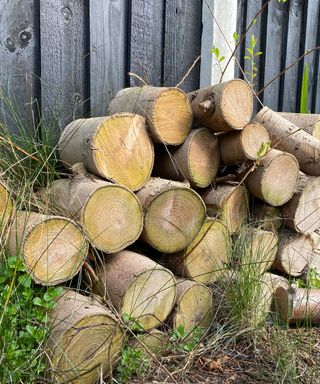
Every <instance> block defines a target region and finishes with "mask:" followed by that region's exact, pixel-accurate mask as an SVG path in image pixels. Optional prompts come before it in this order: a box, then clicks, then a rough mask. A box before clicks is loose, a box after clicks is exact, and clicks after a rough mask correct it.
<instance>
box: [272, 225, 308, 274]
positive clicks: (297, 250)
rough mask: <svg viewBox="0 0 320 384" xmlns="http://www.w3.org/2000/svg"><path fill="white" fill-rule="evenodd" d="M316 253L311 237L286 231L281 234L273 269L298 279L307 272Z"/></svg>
mask: <svg viewBox="0 0 320 384" xmlns="http://www.w3.org/2000/svg"><path fill="white" fill-rule="evenodd" d="M313 253H314V243H313V241H312V240H311V238H310V237H308V236H304V235H300V234H296V233H295V232H294V231H292V230H290V229H284V230H282V231H281V232H280V234H279V245H278V252H277V256H276V259H275V261H274V263H273V266H272V267H273V269H276V270H277V271H279V272H282V273H285V274H286V275H288V276H293V277H298V276H301V275H302V274H303V273H304V272H306V270H307V268H308V264H309V262H310V261H311V259H312V257H313Z"/></svg>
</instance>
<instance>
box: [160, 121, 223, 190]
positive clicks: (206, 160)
mask: <svg viewBox="0 0 320 384" xmlns="http://www.w3.org/2000/svg"><path fill="white" fill-rule="evenodd" d="M219 164H220V150H219V144H218V139H217V137H216V136H214V135H213V134H212V132H211V131H210V130H208V129H207V128H199V129H193V130H192V131H191V132H190V133H189V135H188V137H187V139H186V141H185V142H184V143H183V144H182V145H181V146H180V147H179V148H178V149H174V150H171V151H170V152H168V149H164V148H161V149H160V150H159V151H158V152H156V161H155V167H154V175H155V176H160V177H163V178H166V179H172V180H179V181H183V180H188V181H189V182H190V184H191V185H192V186H193V187H200V188H205V187H207V186H208V185H210V184H211V183H212V181H213V180H214V178H215V177H216V174H217V172H218V168H219Z"/></svg>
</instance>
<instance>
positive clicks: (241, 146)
mask: <svg viewBox="0 0 320 384" xmlns="http://www.w3.org/2000/svg"><path fill="white" fill-rule="evenodd" d="M269 142H270V136H269V133H268V131H267V130H266V129H265V128H264V126H262V125H261V124H259V123H251V124H248V125H246V126H245V127H244V128H243V130H241V131H233V132H228V133H226V134H225V135H220V136H219V143H220V152H221V161H222V162H223V163H224V164H227V165H232V164H236V163H238V162H242V161H246V160H257V159H258V152H259V150H260V149H261V146H262V145H263V144H264V143H269Z"/></svg>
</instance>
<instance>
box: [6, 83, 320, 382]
mask: <svg viewBox="0 0 320 384" xmlns="http://www.w3.org/2000/svg"><path fill="white" fill-rule="evenodd" d="M252 105H253V102H252V92H251V89H250V87H249V86H248V85H247V84H246V83H245V82H244V81H242V80H232V81H228V82H225V83H221V84H218V85H214V86H211V87H209V88H206V89H200V90H197V91H194V92H192V93H190V94H188V95H186V94H184V92H183V91H181V90H180V89H178V88H160V87H151V86H145V87H140V88H139V87H136V88H128V89H123V90H121V91H119V92H118V94H117V95H116V96H115V98H114V100H113V101H112V102H111V104H110V106H109V109H108V114H109V115H108V116H105V117H96V118H88V119H79V120H76V121H74V122H72V123H70V124H69V125H68V126H67V127H66V128H65V129H64V131H63V132H62V134H61V137H60V141H59V146H58V151H59V155H60V159H61V161H62V162H63V163H64V165H65V167H66V168H67V169H68V170H69V171H71V173H72V174H71V175H70V177H69V178H64V179H59V180H55V181H53V182H52V183H51V184H50V185H48V186H47V188H44V189H43V190H41V191H40V192H38V193H37V198H39V199H41V201H42V202H44V203H45V204H46V206H47V210H48V211H47V212H46V213H45V214H43V213H37V212H26V211H17V212H16V211H15V209H14V208H13V205H14V204H13V203H12V200H11V195H10V193H9V192H8V189H7V187H6V186H5V184H0V213H1V215H2V224H3V226H8V225H7V224H8V223H9V221H10V220H9V217H10V214H11V213H12V218H11V221H10V226H9V232H8V233H9V235H8V241H7V251H8V253H9V254H11V255H13V254H14V255H16V254H19V255H20V256H21V257H22V259H23V261H24V263H25V266H26V268H27V270H28V271H29V273H30V275H31V277H32V278H33V279H34V281H35V282H36V283H37V284H43V285H55V284H61V283H64V282H66V281H68V280H70V279H71V278H72V277H74V276H75V275H76V274H77V273H78V272H79V270H80V269H81V267H82V266H83V265H84V266H85V273H84V276H86V278H85V279H84V280H85V282H84V283H85V284H86V287H87V288H88V287H89V288H90V289H91V291H92V293H93V294H95V295H97V296H98V297H100V299H99V300H100V301H99V302H97V301H92V299H90V298H89V297H88V296H83V295H82V296H81V295H79V294H77V293H74V292H73V291H64V293H63V294H62V296H61V297H60V298H59V299H58V302H57V306H56V308H55V309H54V311H53V312H52V313H51V314H50V315H51V319H52V324H53V329H52V334H51V341H50V342H49V344H50V343H51V344H50V346H49V347H48V348H49V349H50V350H51V357H50V364H51V368H52V376H53V377H54V380H55V382H59V383H64V382H71V381H72V382H81V383H82V382H83V383H94V382H95V381H96V380H97V378H98V377H99V375H100V374H101V369H100V368H99V372H98V371H97V369H96V367H97V366H98V365H99V367H102V371H103V375H107V374H108V372H110V369H111V368H112V366H113V365H114V362H115V359H116V357H117V355H118V353H119V350H120V349H121V343H122V329H123V325H125V326H126V325H127V323H128V321H129V322H130V324H131V326H132V324H133V325H134V326H132V327H131V330H134V331H140V332H141V331H147V330H150V332H151V331H152V332H154V329H155V328H156V327H159V326H164V325H165V326H166V327H173V328H179V327H181V326H182V327H183V328H184V329H185V331H187V332H191V331H192V330H193V329H194V328H203V329H205V330H207V329H209V328H210V325H211V323H212V321H213V320H214V311H213V308H214V307H215V301H216V295H215V294H214V288H213V287H214V286H215V284H216V282H217V281H219V279H220V280H221V279H222V280H223V279H225V276H226V274H225V271H229V272H230V271H233V270H234V271H236V270H237V269H238V270H239V271H240V270H241V268H242V267H243V266H245V265H250V266H253V268H252V270H251V271H253V272H250V273H251V274H252V276H251V277H252V279H255V280H256V281H260V283H261V287H262V288H261V292H262V293H261V295H262V296H261V300H260V299H259V303H257V308H259V314H258V316H257V317H255V320H254V323H256V322H260V321H262V320H263V319H264V318H265V317H264V314H265V313H266V312H267V311H268V310H270V309H271V303H272V297H273V295H274V293H275V294H276V299H277V306H278V308H279V312H280V315H281V318H282V319H284V320H288V321H290V322H294V321H296V319H297V318H299V316H300V317H304V316H311V317H312V318H313V317H314V322H315V323H317V322H318V319H319V318H320V315H319V312H318V310H317V306H315V305H313V304H312V305H311V304H310V305H309V304H308V305H309V307H308V309H307V310H305V312H303V310H300V309H299V308H298V304H297V302H298V301H299V300H300V299H299V298H300V297H301V295H302V293H301V291H300V290H299V289H297V290H295V291H294V292H292V288H290V287H289V283H288V282H287V280H286V278H289V277H290V278H295V277H301V276H302V275H303V274H305V273H306V271H307V270H308V268H318V270H319V271H320V250H319V244H320V241H319V236H318V235H317V230H318V229H319V228H320V178H319V176H320V141H319V140H318V139H317V138H316V136H311V135H310V134H309V133H308V132H306V131H304V130H303V128H304V127H301V128H302V129H300V128H299V127H297V126H295V125H293V124H292V123H291V122H289V120H286V118H288V119H289V117H288V116H286V115H284V116H282V115H280V114H278V113H276V112H273V111H271V110H270V109H268V108H267V107H265V108H263V109H262V110H261V111H260V112H259V113H258V114H257V116H255V117H253V116H252ZM291 121H292V120H291ZM310 124H311V123H310ZM53 212H54V213H55V214H54V215H53ZM247 226H249V227H250V228H249V230H246V235H245V236H246V237H245V239H244V242H243V244H245V246H243V247H242V248H241V249H240V250H239V249H237V252H236V254H235V252H234V248H233V244H234V242H235V241H236V239H239V238H240V237H241V236H242V233H243V229H244V228H246V227H247ZM137 241H138V242H137ZM89 244H90V247H91V251H90V252H89V256H87V255H88V245H89ZM128 247H129V248H128ZM141 249H142V250H143V249H145V251H141ZM146 255H148V257H147V256H146ZM317 258H318V259H319V260H318V259H317ZM85 260H86V261H85ZM317 260H318V261H319V262H318V263H317ZM270 271H272V272H276V273H278V274H277V275H275V274H274V273H270ZM229 272H228V273H229ZM228 273H227V274H228ZM236 275H237V272H236V273H232V274H231V276H232V277H231V284H233V283H232V281H235V279H236V278H237V277H236ZM223 281H225V280H223ZM317 295H318V293H317V292H313V291H311V292H310V297H311V296H312V297H314V298H315V300H318V296H317ZM319 297H320V295H319ZM257 300H258V299H257ZM300 301H301V300H300ZM318 302H320V300H318ZM301 305H302V304H301ZM308 305H307V306H308ZM106 306H109V308H112V310H113V311H114V313H111V312H110V310H109V309H107V308H106ZM257 319H259V320H257ZM162 331H163V329H162ZM98 345H99V346H98ZM77 351H81V353H77ZM72 367H77V372H78V373H77V375H76V376H74V372H73V370H72V369H71V368H72Z"/></svg>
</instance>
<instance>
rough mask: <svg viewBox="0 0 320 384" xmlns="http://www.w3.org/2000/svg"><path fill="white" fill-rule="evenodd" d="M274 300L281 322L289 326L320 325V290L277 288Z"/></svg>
mask: <svg viewBox="0 0 320 384" xmlns="http://www.w3.org/2000/svg"><path fill="white" fill-rule="evenodd" d="M275 300H276V309H277V312H278V314H279V317H280V319H281V320H282V321H285V322H287V323H289V324H297V323H300V324H309V325H310V324H313V325H319V324H320V289H307V288H297V287H290V288H288V289H286V288H284V287H279V288H278V289H277V291H276V294H275Z"/></svg>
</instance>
